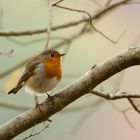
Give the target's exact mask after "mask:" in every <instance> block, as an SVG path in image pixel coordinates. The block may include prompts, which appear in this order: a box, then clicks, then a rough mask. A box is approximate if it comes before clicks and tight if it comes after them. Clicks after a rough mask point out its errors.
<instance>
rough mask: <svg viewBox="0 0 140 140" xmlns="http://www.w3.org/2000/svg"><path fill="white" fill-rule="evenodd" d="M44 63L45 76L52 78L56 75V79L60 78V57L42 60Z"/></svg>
mask: <svg viewBox="0 0 140 140" xmlns="http://www.w3.org/2000/svg"><path fill="white" fill-rule="evenodd" d="M44 65H45V73H46V76H47V77H49V78H52V77H55V76H56V77H57V79H58V80H60V79H61V76H62V70H61V63H60V59H58V58H57V59H53V60H44Z"/></svg>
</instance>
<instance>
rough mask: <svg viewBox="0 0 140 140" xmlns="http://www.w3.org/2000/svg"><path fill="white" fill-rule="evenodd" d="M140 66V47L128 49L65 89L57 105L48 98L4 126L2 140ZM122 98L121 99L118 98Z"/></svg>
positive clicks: (13, 135) (0, 128)
mask: <svg viewBox="0 0 140 140" xmlns="http://www.w3.org/2000/svg"><path fill="white" fill-rule="evenodd" d="M139 64H140V48H139V47H137V48H129V49H126V50H124V51H122V52H120V53H119V54H117V55H116V56H113V57H112V58H110V59H108V60H107V61H105V62H103V63H100V64H99V65H97V66H95V67H94V68H92V69H90V70H89V71H88V72H87V73H86V74H85V75H83V76H82V77H80V78H79V79H78V80H76V81H74V82H73V83H71V84H70V85H68V86H66V87H64V88H63V89H62V90H61V91H58V92H57V94H56V95H54V96H53V100H54V102H55V104H52V102H51V101H50V100H49V99H47V100H46V101H45V102H43V103H42V104H41V105H40V109H41V112H40V110H37V109H36V108H32V109H30V110H28V111H26V112H24V113H22V114H20V115H19V116H17V117H16V118H13V119H12V120H10V121H9V122H7V123H5V124H3V125H1V126H0V139H2V140H7V139H12V138H13V137H15V136H17V135H19V134H20V133H22V132H24V131H25V130H27V129H29V128H31V127H33V126H34V124H39V123H41V122H42V121H43V120H46V119H48V118H49V117H50V116H52V115H54V114H55V113H57V112H59V111H60V110H62V109H63V108H65V107H66V106H67V105H69V104H71V103H72V102H73V101H75V100H77V99H78V98H80V97H81V96H83V95H85V94H87V93H89V92H90V91H91V90H92V89H93V88H95V87H96V86H97V85H99V84H100V83H102V82H103V81H105V80H107V79H108V78H110V77H111V76H113V75H115V74H116V73H119V72H120V71H122V70H124V69H126V68H128V67H130V66H134V65H139ZM128 97H130V95H125V97H124V96H123V98H128ZM131 97H132V96H131ZM135 97H136V98H138V95H135V96H134V95H133V98H135ZM118 98H120V99H121V97H118Z"/></svg>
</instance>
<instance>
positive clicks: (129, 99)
mask: <svg viewBox="0 0 140 140" xmlns="http://www.w3.org/2000/svg"><path fill="white" fill-rule="evenodd" d="M127 99H128V101H129V103H130V104H131V105H132V107H133V108H134V109H135V111H136V112H137V113H138V114H140V110H139V109H138V107H137V106H136V105H135V104H134V102H133V100H132V99H131V98H127Z"/></svg>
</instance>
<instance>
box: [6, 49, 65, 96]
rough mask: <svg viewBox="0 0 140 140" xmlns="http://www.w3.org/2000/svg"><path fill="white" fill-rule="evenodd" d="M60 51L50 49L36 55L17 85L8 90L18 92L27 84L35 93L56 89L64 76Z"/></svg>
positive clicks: (27, 65)
mask: <svg viewBox="0 0 140 140" xmlns="http://www.w3.org/2000/svg"><path fill="white" fill-rule="evenodd" d="M63 55H65V54H60V53H59V52H58V51H56V50H53V49H48V50H45V51H43V52H42V53H40V54H39V55H38V56H36V57H34V58H33V59H32V60H31V61H30V62H28V64H26V66H25V71H24V73H23V75H22V76H21V78H20V79H19V81H18V83H17V85H16V86H15V87H14V88H13V89H12V90H10V91H9V92H8V94H11V93H13V94H16V93H17V92H18V91H19V90H20V89H21V88H22V87H24V86H27V87H28V88H29V89H30V90H31V91H33V92H34V93H39V94H42V93H46V94H47V95H48V97H51V96H50V95H49V94H48V93H47V92H49V91H51V90H52V89H54V88H55V87H56V86H57V84H58V83H59V81H60V80H61V77H62V69H61V56H63Z"/></svg>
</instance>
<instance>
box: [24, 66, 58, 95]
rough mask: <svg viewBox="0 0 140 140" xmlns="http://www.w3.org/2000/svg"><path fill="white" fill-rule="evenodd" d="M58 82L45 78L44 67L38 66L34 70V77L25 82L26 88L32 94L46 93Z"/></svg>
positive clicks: (54, 79)
mask: <svg viewBox="0 0 140 140" xmlns="http://www.w3.org/2000/svg"><path fill="white" fill-rule="evenodd" d="M59 81H60V80H58V79H57V77H53V78H49V77H46V74H45V71H44V65H43V64H39V65H38V67H37V68H36V69H35V75H34V76H33V77H31V78H30V79H29V80H28V81H27V83H26V86H27V87H28V88H29V89H30V90H31V91H33V92H34V93H46V92H49V91H51V90H52V89H53V88H55V87H56V86H57V84H58V83H59Z"/></svg>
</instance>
